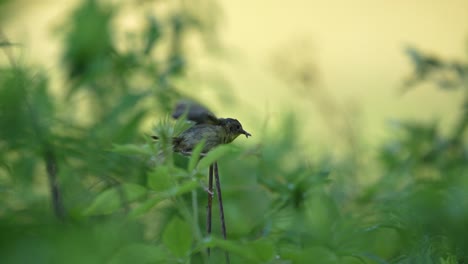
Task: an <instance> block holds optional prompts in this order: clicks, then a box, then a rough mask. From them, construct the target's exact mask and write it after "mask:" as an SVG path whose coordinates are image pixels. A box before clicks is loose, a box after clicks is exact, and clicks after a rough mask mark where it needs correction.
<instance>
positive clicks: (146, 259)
mask: <svg viewBox="0 0 468 264" xmlns="http://www.w3.org/2000/svg"><path fill="white" fill-rule="evenodd" d="M166 252H167V250H165V248H164V247H163V246H162V245H161V246H154V245H147V244H137V243H135V244H129V245H127V246H124V247H123V248H121V249H119V250H118V251H117V254H115V255H114V256H113V257H112V258H111V260H110V262H109V263H110V264H120V263H122V264H126V263H133V264H137V263H167V262H166V261H167V253H166Z"/></svg>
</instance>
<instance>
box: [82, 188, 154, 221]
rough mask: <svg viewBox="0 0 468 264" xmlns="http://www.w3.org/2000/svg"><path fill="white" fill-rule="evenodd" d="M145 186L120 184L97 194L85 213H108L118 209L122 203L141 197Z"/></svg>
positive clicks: (144, 192)
mask: <svg viewBox="0 0 468 264" xmlns="http://www.w3.org/2000/svg"><path fill="white" fill-rule="evenodd" d="M145 194H146V188H145V187H143V186H140V185H137V184H130V183H126V184H122V185H121V186H117V187H113V188H111V189H108V190H105V191H104V192H102V193H101V194H99V195H98V196H97V197H96V199H94V201H93V203H92V204H91V205H90V206H89V207H88V208H87V209H86V211H85V214H87V215H98V214H110V213H113V212H115V211H116V210H117V209H119V208H120V207H121V206H122V204H123V203H130V202H133V201H136V200H138V199H140V198H142V197H143V196H144V195H145Z"/></svg>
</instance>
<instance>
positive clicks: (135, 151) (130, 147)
mask: <svg viewBox="0 0 468 264" xmlns="http://www.w3.org/2000/svg"><path fill="white" fill-rule="evenodd" d="M111 151H112V152H116V153H119V154H125V155H145V156H151V155H153V152H152V151H151V149H150V147H149V146H148V145H143V146H142V145H134V144H125V145H118V144H114V145H113V147H112V150H111Z"/></svg>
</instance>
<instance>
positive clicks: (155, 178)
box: [148, 166, 176, 192]
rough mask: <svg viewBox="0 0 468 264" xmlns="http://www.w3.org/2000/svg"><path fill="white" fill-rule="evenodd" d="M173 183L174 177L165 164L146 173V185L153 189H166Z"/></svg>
mask: <svg viewBox="0 0 468 264" xmlns="http://www.w3.org/2000/svg"><path fill="white" fill-rule="evenodd" d="M175 184H176V183H175V181H174V177H173V176H172V175H171V172H170V169H169V167H167V166H160V167H156V168H155V169H154V170H153V171H152V172H150V173H149V174H148V187H150V188H151V189H153V190H155V191H161V192H162V191H166V190H168V189H170V188H171V187H173V186H174V185H175Z"/></svg>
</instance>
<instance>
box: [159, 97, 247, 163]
mask: <svg viewBox="0 0 468 264" xmlns="http://www.w3.org/2000/svg"><path fill="white" fill-rule="evenodd" d="M184 113H186V114H187V115H186V116H187V119H188V120H191V121H193V122H195V123H196V124H195V125H194V126H192V127H190V128H189V129H187V130H185V131H184V132H182V133H181V134H180V135H179V136H177V137H174V138H173V139H172V145H173V149H174V151H175V152H179V153H181V154H183V155H190V154H191V153H192V151H193V149H194V148H195V146H197V144H198V143H200V142H201V141H202V140H205V145H204V146H203V149H202V154H206V153H208V151H210V150H211V149H213V148H214V147H216V146H219V145H221V144H228V143H231V142H232V141H234V139H236V138H237V137H238V136H239V135H241V134H243V135H245V137H247V138H248V137H249V136H252V135H251V134H250V133H249V132H247V131H245V130H244V129H243V128H242V125H241V123H240V122H239V121H238V120H237V119H234V118H217V117H216V116H215V115H214V114H213V113H212V112H211V111H209V110H208V109H206V108H205V107H203V106H201V105H199V104H197V103H195V102H192V101H181V102H179V104H178V105H177V106H176V108H175V110H174V113H173V114H172V116H173V117H174V118H178V117H180V116H182V115H183V114H184ZM152 138H153V139H155V140H156V139H158V137H157V136H152Z"/></svg>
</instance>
